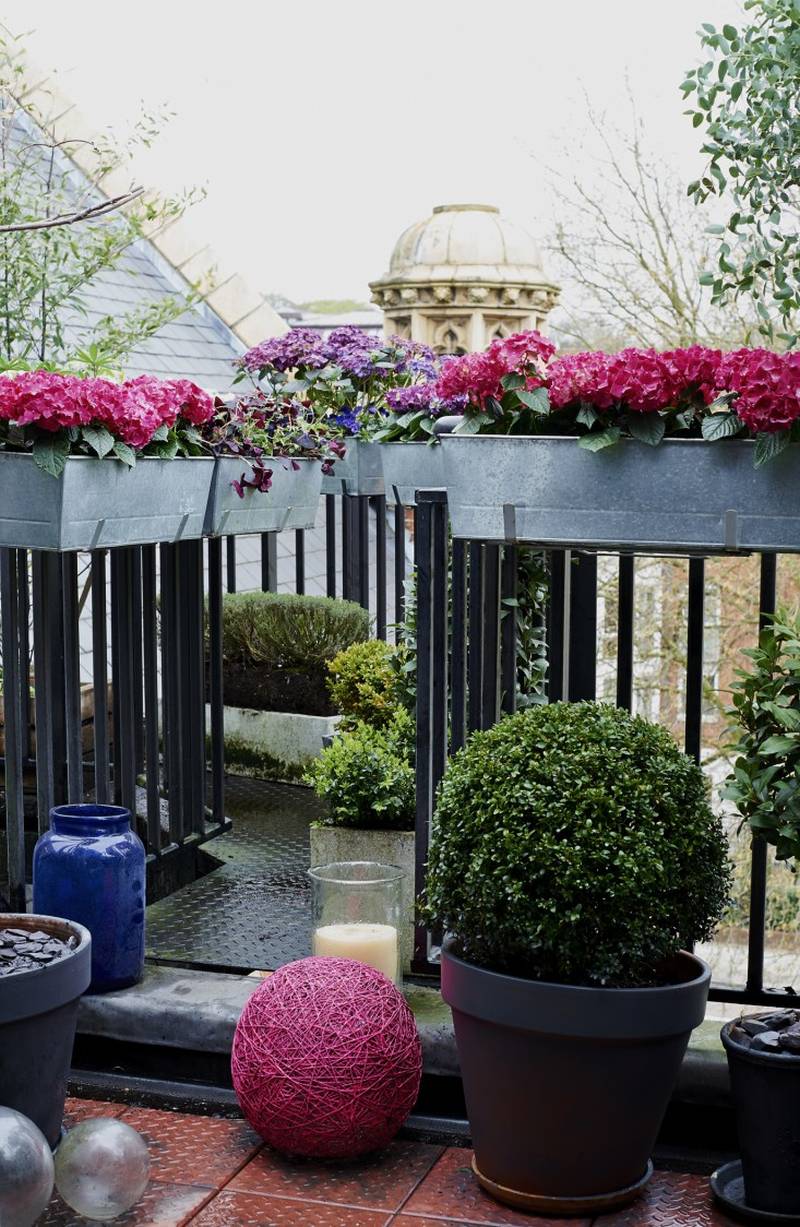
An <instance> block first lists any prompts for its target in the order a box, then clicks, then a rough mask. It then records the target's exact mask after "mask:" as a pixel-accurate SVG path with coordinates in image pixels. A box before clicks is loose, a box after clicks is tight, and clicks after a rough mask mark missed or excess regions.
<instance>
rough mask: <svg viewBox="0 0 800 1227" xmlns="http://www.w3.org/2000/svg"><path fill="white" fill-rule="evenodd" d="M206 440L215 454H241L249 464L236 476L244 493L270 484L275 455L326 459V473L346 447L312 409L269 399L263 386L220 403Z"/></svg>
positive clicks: (264, 490) (293, 459)
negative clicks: (233, 400)
mask: <svg viewBox="0 0 800 1227" xmlns="http://www.w3.org/2000/svg"><path fill="white" fill-rule="evenodd" d="M204 440H205V442H206V443H207V444H208V446H209V448H210V449H211V451H212V452H213V453H214V455H215V456H240V457H241V458H242V459H243V460H246V461H247V462H248V464H249V465H250V469H251V476H250V477H247V476H245V475H243V476H242V478H241V479H240V480H239V481H235V482H233V486H234V489H235V490H236V492H237V494H238V495H239V497H240V498H244V491H245V487H249V488H250V489H253V490H258V491H260V492H261V493H262V494H266V493H267V492H268V491H269V490H270V488H271V486H272V469H271V468H269V467H268V465H269V460H270V459H271V458H274V457H283V458H284V459H288V460H290V461H291V463H292V465H293V467H294V468H298V467H299V466H298V465H297V464H296V461H297V460H322V471H323V473H332V472H333V464H334V461H335V460H336V459H337V458H340V457H342V456H344V453H345V449H344V445H343V444H342V443H340V442H339V440H338V439H336V438H334V437H333V433H332V431H331V429H330V427H329V426H328V425H326V423H325V422H323V421H320V420H319V419H318V418H317V417H316V416H315V414H314V412H313V410H312V409H309V408H307V407H306V406H305V405H303V404H302V403H301V402H300V401H297V400H283V401H274V400H270V399H269V398H268V397H267V395H266V394H265V393H264V392H263V391H262V390H261V389H256V390H255V392H253V393H251V394H250V395H248V396H243V397H240V398H239V399H238V400H237V401H236V403H235V404H234V405H233V406H231V407H230V408H228V407H227V406H224V405H223V406H221V407H220V408H219V410H218V412H217V414H216V416H215V417H214V419H213V421H210V422H209V423H208V425H207V427H206V429H205V431H204ZM287 467H288V466H287Z"/></svg>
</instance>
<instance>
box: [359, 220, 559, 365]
mask: <svg viewBox="0 0 800 1227" xmlns="http://www.w3.org/2000/svg"><path fill="white" fill-rule="evenodd" d="M370 289H371V290H372V301H373V302H375V303H377V304H378V306H379V307H381V308H382V309H383V314H384V328H385V331H386V333H387V334H389V335H391V334H392V333H396V334H398V335H399V336H401V337H411V338H413V339H414V340H415V341H423V342H424V343H425V344H426V345H430V346H432V348H433V349H435V350H436V351H437V352H438V353H447V354H463V353H465V352H468V351H473V350H480V349H485V348H486V346H487V345H488V344H489V342H490V341H492V340H494V338H495V337H504V336H508V335H509V334H510V333H512V332H520V331H522V330H523V329H529V328H541V327H542V325H543V324H544V321H545V317H546V316H547V313H548V311H550V310H551V309H552V308H553V306H554V305H555V303H556V300H557V299H558V294H559V289H558V286H555V285H553V283H552V282H551V281H549V280H548V278H547V276H546V274H545V272H544V269H543V268H542V257H541V254H540V252H539V248H538V245H537V243H536V241H535V239H534V238H533V237H532V236H531V235H530V234H529V233H528V231H527V230H525V229H523V227H522V226H518V225H516V224H515V223H514V222H510V221H507V220H506V218H504V217H501V216H500V210H499V209H497V208H495V206H494V205H483V204H452V205H437V206H436V208H435V209H434V210H433V213H432V214H431V216H430V217H427V218H425V220H424V221H421V222H416V223H415V224H414V225H413V226H409V228H408V230H406V231H404V233H403V234H401V235H400V238H399V239H398V240H397V243H396V244H395V248H394V251H393V252H392V258H391V260H390V262H389V271H388V273H385V274H384V276H383V277H379V278H378V280H377V281H372V282H370Z"/></svg>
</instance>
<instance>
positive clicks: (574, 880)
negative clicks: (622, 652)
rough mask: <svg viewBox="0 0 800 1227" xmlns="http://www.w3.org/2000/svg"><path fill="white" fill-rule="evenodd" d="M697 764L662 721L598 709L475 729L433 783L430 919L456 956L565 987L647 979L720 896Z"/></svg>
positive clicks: (545, 712)
mask: <svg viewBox="0 0 800 1227" xmlns="http://www.w3.org/2000/svg"><path fill="white" fill-rule="evenodd" d="M729 886H730V865H729V861H728V849H727V843H726V840H725V837H724V834H723V831H722V825H721V822H720V820H719V818H717V817H716V816H715V815H714V814H713V812H712V810H711V809H710V807H709V804H708V795H707V786H706V781H705V779H704V776H703V773H702V771H701V770H700V768H699V767H698V766H697V765H696V764H695V763H694V762H693V761H692V760H691V759H689V758H687V756H686V755H685V754H683V753H681V751H680V750H679V749H678V748H677V746H676V745H675V743H674V741H673V740H672V738H671V736H670V735H669V733H668V732H667V731H666V730H665V729H663V728H660V727H659V726H658V725H654V724H650V723H648V722H647V721H646V720H643V719H641V718H640V717H638V716H631V715H629V714H628V713H627V712H625V711H623V710H621V709H620V708H616V707H610V706H608V705H606V704H598V703H551V704H545V705H542V706H538V707H532V708H529V709H527V710H526V711H523V712H520V713H518V714H517V715H514V716H510V717H508V718H507V719H505V720H502V721H501V722H500V723H499V724H497V725H495V726H494V727H493V728H491V729H489V730H487V731H486V732H479V733H475V734H474V735H473V736H472V737H471V738H470V740H469V742H468V743H467V745H466V746H465V748H464V749H462V750H461V751H460V752H459V753H458V754H457V755H456V756H455V757H454V758H453V759H452V761H451V762H450V765H449V766H448V768H447V771H446V773H445V776H444V778H443V780H442V783H441V785H440V788H439V793H438V800H437V808H436V813H435V817H434V825H433V836H432V843H431V850H430V862H429V871H428V884H427V909H426V910H427V913H428V916H429V918H430V919H434V918H435V919H436V920H438V921H440V922H441V923H442V924H443V925H444V927H445V928H446V929H447V930H448V931H449V932H450V933H451V934H452V936H453V939H454V943H455V952H456V953H459V954H461V955H462V956H463V957H464V958H465V959H467V960H469V961H470V962H473V963H477V964H479V965H481V966H484V967H490V968H492V969H494V970H496V971H504V972H508V973H509V974H512V975H519V976H526V977H529V978H532V979H541V980H553V981H556V982H561V983H567V984H588V985H602V984H605V985H625V986H635V985H643V984H648V983H653V982H654V979H657V972H656V971H655V969H656V966H657V964H658V963H660V962H661V961H662V960H663V959H665V958H668V957H669V956H670V955H673V954H674V953H676V952H677V951H678V950H680V949H682V948H685V947H689V946H691V944H692V943H693V942H697V941H704V940H706V939H708V938H709V937H710V936H711V935H712V933H713V931H714V928H715V927H716V923H717V922H718V920H719V918H720V916H721V914H722V912H723V910H724V908H725V906H726V903H727V899H728V892H729Z"/></svg>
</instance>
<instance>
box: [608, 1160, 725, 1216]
mask: <svg viewBox="0 0 800 1227" xmlns="http://www.w3.org/2000/svg"><path fill="white" fill-rule="evenodd" d="M597 1227H736V1224H735V1223H734V1222H733V1220H732V1219H730V1218H728V1216H727V1215H726V1214H723V1213H722V1211H721V1210H719V1209H717V1207H716V1206H715V1205H714V1202H713V1200H712V1197H711V1192H710V1190H709V1187H708V1177H707V1176H690V1175H689V1174H688V1173H686V1172H656V1174H655V1175H654V1176H653V1179H652V1180H651V1181H650V1184H649V1185H648V1186H647V1189H646V1190H645V1192H644V1193H643V1195H642V1196H641V1197H640V1198H639V1200H638V1201H635V1202H634V1203H633V1205H631V1206H627V1207H626V1209H624V1210H617V1212H616V1214H604V1215H602V1217H600V1218H598V1219H597Z"/></svg>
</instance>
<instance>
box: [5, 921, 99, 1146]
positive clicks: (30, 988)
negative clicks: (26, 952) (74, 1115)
mask: <svg viewBox="0 0 800 1227" xmlns="http://www.w3.org/2000/svg"><path fill="white" fill-rule="evenodd" d="M0 928H2V929H33V930H36V929H43V930H44V931H45V932H47V933H52V934H53V936H54V937H60V938H62V939H66V938H69V937H72V936H75V937H77V938H78V945H77V947H76V948H75V949H74V950H73V951H72V952H71V953H69V954H67V955H66V956H65V957H64V958H62V959H58V960H57V961H56V962H55V963H48V964H46V965H45V966H44V967H41V968H37V969H35V970H31V971H20V972H15V973H14V974H13V975H10V976H4V977H3V979H2V980H0V1103H1V1104H3V1106H4V1107H7V1108H15V1109H16V1110H17V1112H22V1113H23V1114H24V1115H25V1116H27V1117H29V1118H30V1119H31V1120H32V1121H33V1122H34V1124H36V1125H38V1126H39V1128H40V1129H41V1131H42V1133H43V1134H44V1136H45V1137H46V1138H47V1141H48V1142H49V1143H50V1145H51V1146H55V1145H56V1143H57V1142H58V1139H59V1137H60V1135H61V1120H62V1117H63V1115H64V1099H65V1097H66V1093H67V1077H68V1075H69V1069H70V1063H71V1061H72V1045H73V1042H74V1040H75V1024H76V1022H77V1018H78V1001H79V999H80V997H81V994H82V993H85V992H86V990H87V988H88V987H89V981H90V979H91V975H92V939H91V936H90V934H89V930H88V929H85V928H84V927H83V925H79V924H76V923H75V922H74V921H72V920H61V919H59V918H58V917H55V916H35V915H34V916H29V915H27V914H15V913H8V912H3V913H0Z"/></svg>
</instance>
